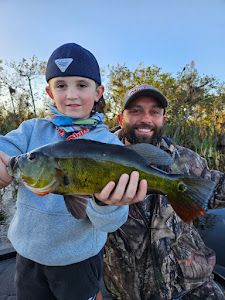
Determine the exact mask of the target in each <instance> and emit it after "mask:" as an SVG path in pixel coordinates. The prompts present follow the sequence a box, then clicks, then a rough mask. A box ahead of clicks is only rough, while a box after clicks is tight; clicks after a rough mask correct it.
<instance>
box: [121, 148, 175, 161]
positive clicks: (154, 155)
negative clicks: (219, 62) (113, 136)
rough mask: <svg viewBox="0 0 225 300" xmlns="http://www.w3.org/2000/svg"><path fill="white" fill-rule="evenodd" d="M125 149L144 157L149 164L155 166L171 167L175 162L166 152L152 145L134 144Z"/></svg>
mask: <svg viewBox="0 0 225 300" xmlns="http://www.w3.org/2000/svg"><path fill="white" fill-rule="evenodd" d="M125 147H127V148H129V149H131V150H134V151H135V152H137V153H138V154H139V155H141V156H142V157H144V159H145V160H146V161H147V164H150V165H155V166H169V165H171V164H172V162H173V158H172V157H171V156H170V155H169V154H168V153H167V152H165V151H164V150H162V149H160V148H159V147H156V146H154V145H151V144H145V143H140V144H133V145H126V146H125Z"/></svg>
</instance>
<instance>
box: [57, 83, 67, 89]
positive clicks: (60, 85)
mask: <svg viewBox="0 0 225 300" xmlns="http://www.w3.org/2000/svg"><path fill="white" fill-rule="evenodd" d="M56 87H57V88H59V89H62V88H64V87H65V84H63V83H60V84H57V86H56Z"/></svg>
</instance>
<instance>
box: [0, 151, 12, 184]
mask: <svg viewBox="0 0 225 300" xmlns="http://www.w3.org/2000/svg"><path fill="white" fill-rule="evenodd" d="M9 161H10V156H8V155H7V154H5V153H3V152H0V188H3V187H5V186H7V185H9V184H10V182H11V181H12V179H13V178H12V177H11V176H9V174H8V171H7V168H6V167H7V165H8V163H9Z"/></svg>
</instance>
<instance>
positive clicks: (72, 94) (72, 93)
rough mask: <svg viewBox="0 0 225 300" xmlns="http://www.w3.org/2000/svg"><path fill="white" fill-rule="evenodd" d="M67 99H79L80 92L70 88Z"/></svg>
mask: <svg viewBox="0 0 225 300" xmlns="http://www.w3.org/2000/svg"><path fill="white" fill-rule="evenodd" d="M67 98H68V99H77V98H78V91H77V89H76V88H74V87H70V88H68V89H67Z"/></svg>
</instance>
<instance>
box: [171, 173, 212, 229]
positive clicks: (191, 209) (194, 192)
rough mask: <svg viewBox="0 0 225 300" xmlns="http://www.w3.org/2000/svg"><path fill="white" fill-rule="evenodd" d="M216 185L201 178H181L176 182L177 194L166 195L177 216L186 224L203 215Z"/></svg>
mask: <svg viewBox="0 0 225 300" xmlns="http://www.w3.org/2000/svg"><path fill="white" fill-rule="evenodd" d="M215 186H216V183H215V182H213V181H209V180H206V179H204V178H201V177H190V176H186V177H185V176H183V177H180V178H179V180H178V186H177V188H178V193H176V192H175V193H172V192H171V193H168V198H169V202H170V204H171V205H172V207H173V209H174V210H175V212H176V213H177V215H178V216H179V217H180V218H181V219H182V220H184V221H185V222H187V223H191V222H192V221H193V220H194V219H196V218H197V217H200V216H202V215H204V213H205V210H206V209H207V207H208V203H209V200H210V199H211V197H212V195H213V192H214V190H215Z"/></svg>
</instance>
